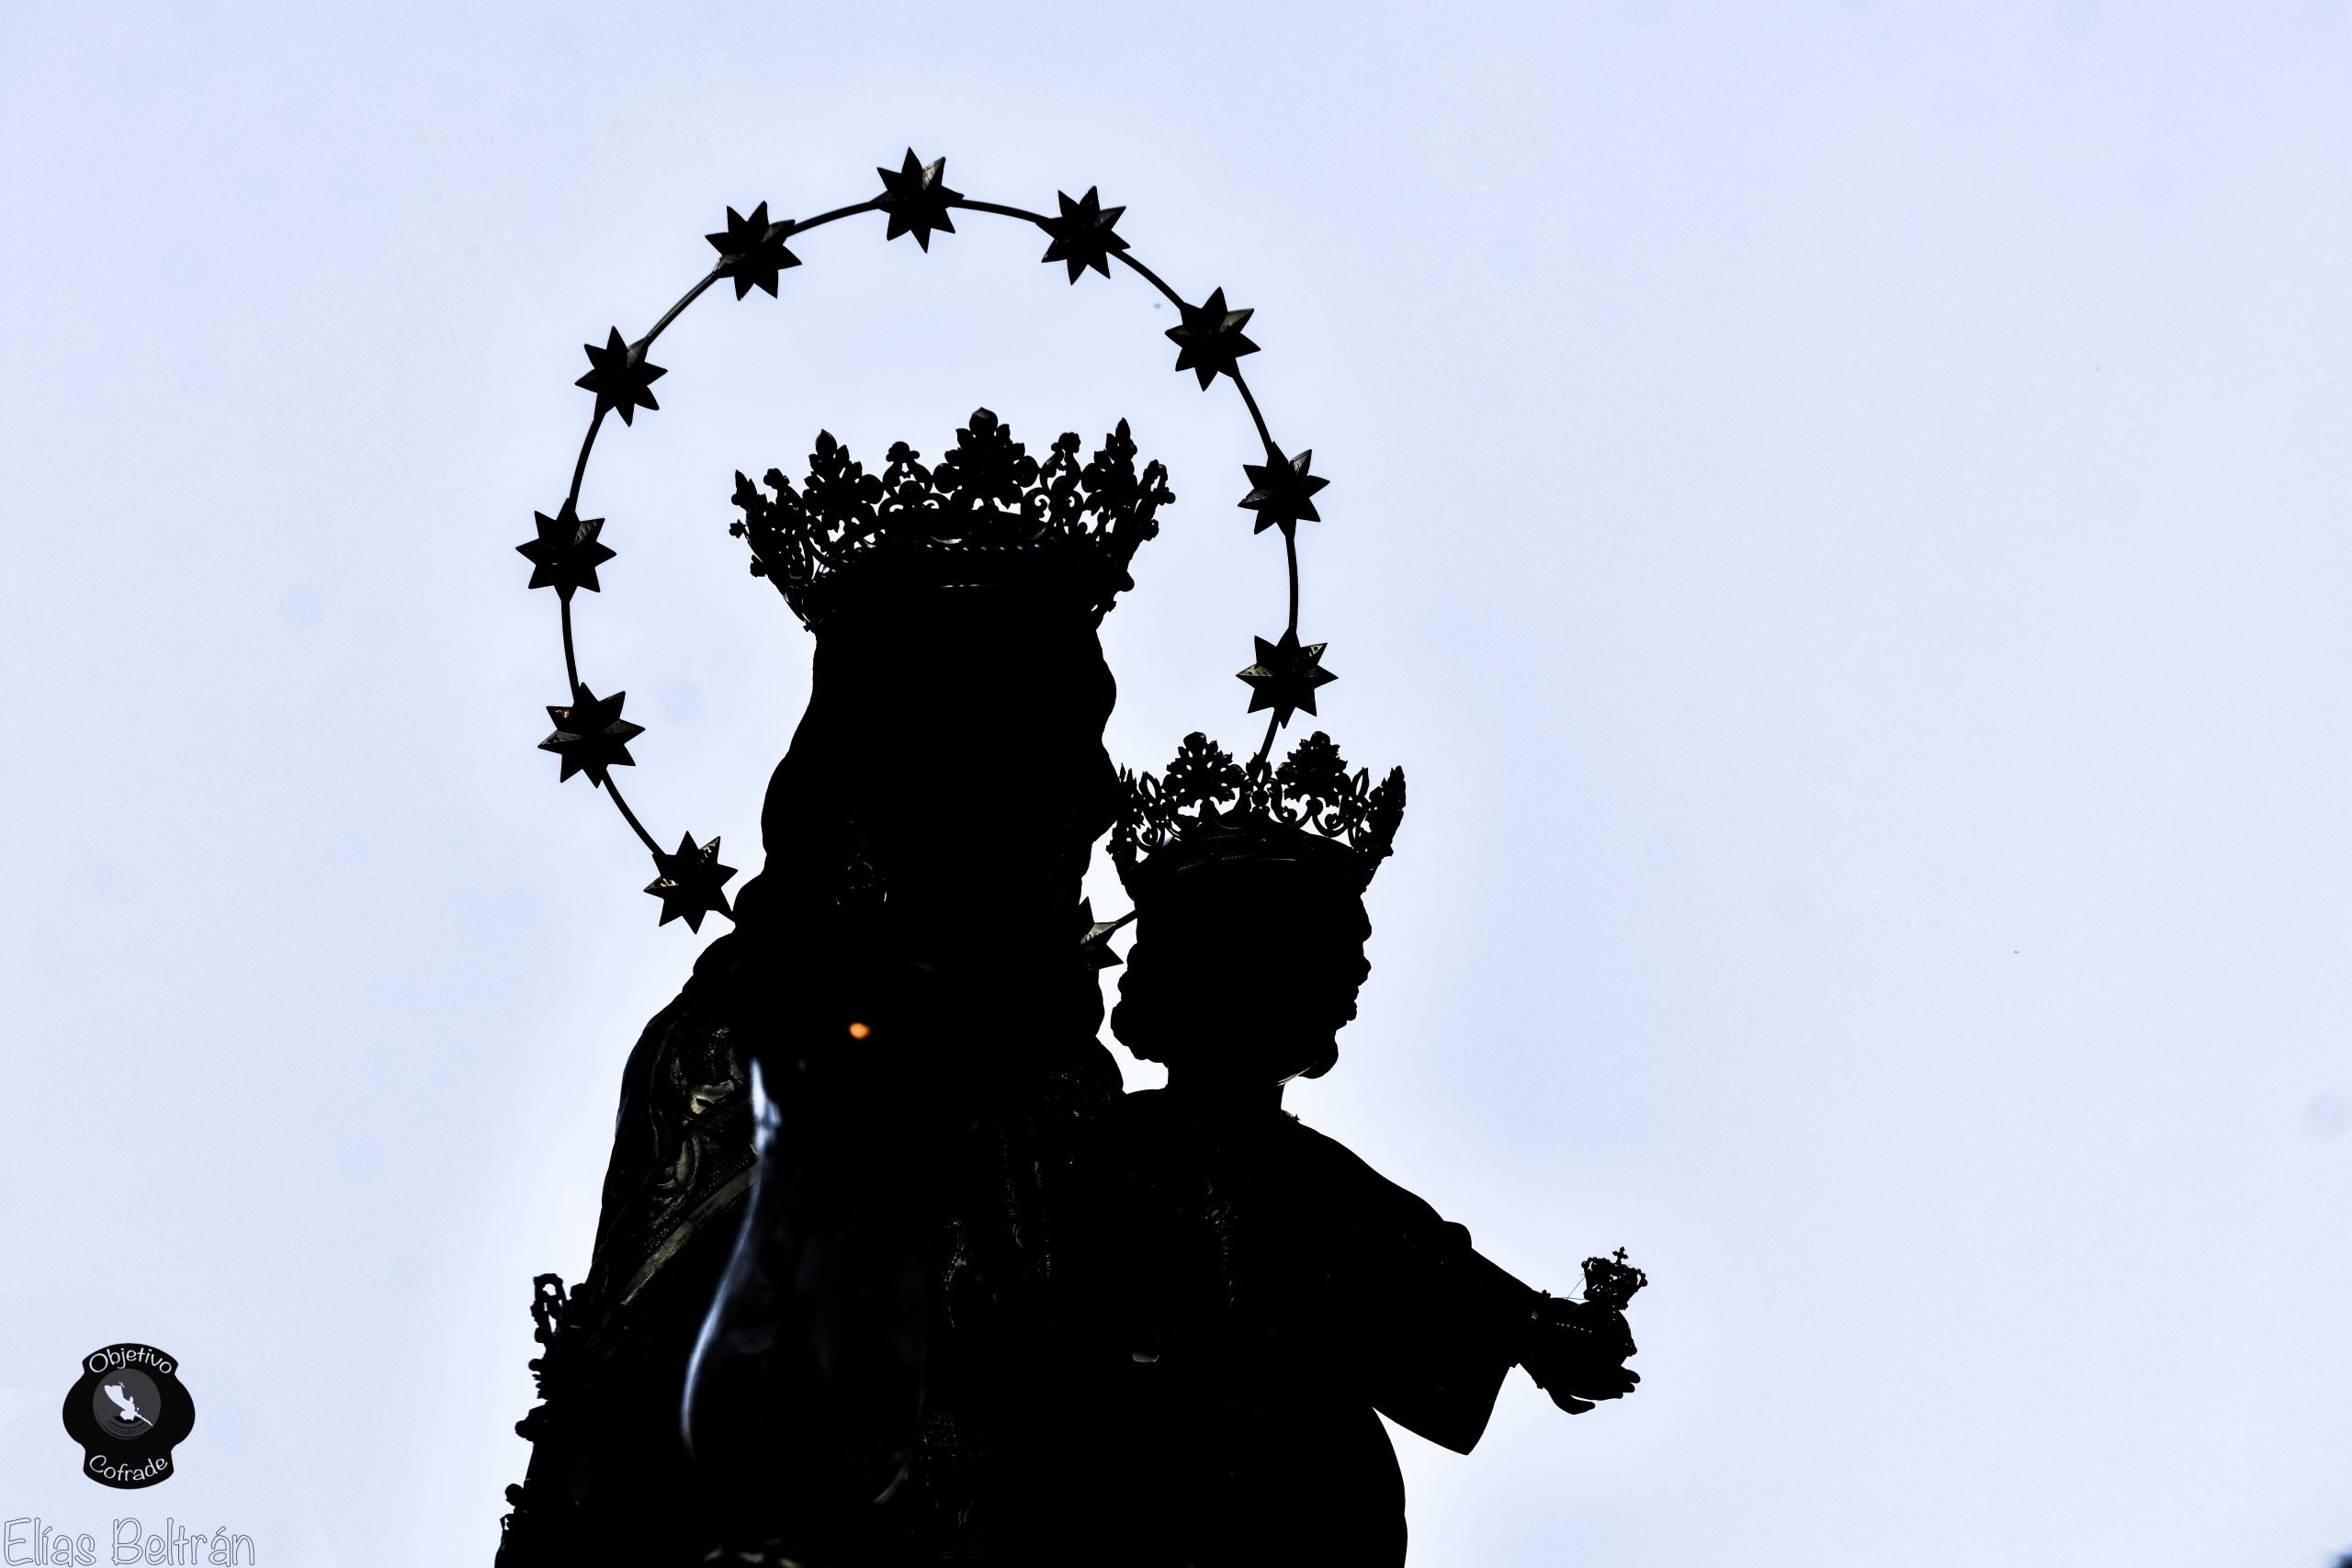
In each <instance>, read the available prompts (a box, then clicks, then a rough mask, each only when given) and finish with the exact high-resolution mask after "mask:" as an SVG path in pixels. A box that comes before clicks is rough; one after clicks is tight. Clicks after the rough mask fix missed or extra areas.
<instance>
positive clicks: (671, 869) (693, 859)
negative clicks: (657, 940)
mask: <svg viewBox="0 0 2352 1568" xmlns="http://www.w3.org/2000/svg"><path fill="white" fill-rule="evenodd" d="M653 869H654V870H655V871H656V872H657V873H659V874H658V875H656V876H655V877H654V879H653V880H652V881H650V882H649V883H647V884H646V885H645V890H646V891H647V892H648V893H650V894H652V895H653V896H654V897H656V898H659V899H661V900H662V920H661V923H662V925H665V926H666V925H668V924H669V923H670V922H671V921H672V920H684V921H685V922H686V929H687V930H688V931H695V932H699V931H701V930H702V918H703V917H704V916H705V915H707V914H712V913H717V914H721V915H724V916H726V917H727V918H728V919H730V920H731V919H734V918H735V911H734V910H732V909H730V908H728V907H727V895H726V894H725V893H723V892H721V891H720V889H722V888H724V887H725V886H727V884H728V883H729V882H730V881H732V880H734V876H735V868H734V867H733V866H731V865H721V864H719V863H718V840H717V839H713V840H711V841H710V842H708V843H707V844H705V845H703V846H702V847H701V848H699V849H697V848H695V836H694V835H693V834H692V833H687V834H684V835H682V836H681V837H680V838H679V840H678V852H677V853H675V854H663V853H662V852H661V851H660V850H656V851H654V852H653Z"/></svg>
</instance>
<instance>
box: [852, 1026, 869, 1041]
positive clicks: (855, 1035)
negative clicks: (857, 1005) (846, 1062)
mask: <svg viewBox="0 0 2352 1568" xmlns="http://www.w3.org/2000/svg"><path fill="white" fill-rule="evenodd" d="M873 1032H874V1031H873V1030H871V1029H868V1028H867V1027H866V1026H865V1024H862V1023H853V1024H851V1025H850V1026H849V1037H850V1038H851V1039H852V1040H863V1039H865V1037H866V1036H867V1035H869V1034H871V1033H873Z"/></svg>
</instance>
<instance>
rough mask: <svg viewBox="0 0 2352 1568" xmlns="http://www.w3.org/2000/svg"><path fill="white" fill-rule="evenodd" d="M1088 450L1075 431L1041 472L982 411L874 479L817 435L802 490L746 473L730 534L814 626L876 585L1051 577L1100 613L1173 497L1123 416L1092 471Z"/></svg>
mask: <svg viewBox="0 0 2352 1568" xmlns="http://www.w3.org/2000/svg"><path fill="white" fill-rule="evenodd" d="M1079 451H1080V441H1079V438H1078V436H1077V434H1076V433H1074V432H1072V433H1069V434H1064V435H1062V436H1061V437H1060V438H1059V439H1057V441H1055V443H1054V445H1053V448H1052V450H1051V451H1050V452H1049V453H1048V454H1047V455H1046V459H1045V461H1044V462H1042V463H1041V462H1039V461H1038V460H1037V459H1036V458H1035V457H1031V456H1029V454H1028V450H1027V448H1025V447H1024V446H1023V445H1022V444H1021V443H1020V442H1018V441H1015V440H1014V439H1013V438H1012V429H1011V428H1010V427H1009V426H1007V425H1006V424H1004V423H1002V422H1001V421H1000V420H999V419H998V418H997V417H996V415H994V414H993V413H990V412H989V411H988V410H986V409H975V410H973V411H972V417H971V420H970V422H969V423H967V425H966V426H965V427H964V428H963V429H961V430H959V431H957V432H956V446H955V449H954V450H953V451H951V452H948V453H947V454H946V455H944V457H941V458H940V459H939V461H938V463H937V464H936V465H935V466H933V467H932V468H925V467H923V466H922V463H921V462H919V461H918V460H917V459H919V458H920V457H922V453H920V452H918V451H916V450H915V449H914V448H913V447H911V446H908V445H907V444H906V443H905V442H903V441H900V442H898V443H896V444H894V445H893V446H891V448H890V455H889V457H888V467H886V468H884V469H883V470H882V472H880V473H879V474H869V473H867V472H866V471H865V465H863V464H861V463H859V462H858V461H857V460H856V459H855V458H854V457H851V456H850V453H849V448H848V447H846V446H842V444H841V443H840V442H838V441H836V440H834V439H833V437H832V434H831V432H829V431H820V432H818V434H817V449H816V451H814V452H812V453H810V454H809V475H808V478H807V479H804V480H802V481H801V487H800V488H799V489H798V490H797V491H796V490H794V489H793V488H792V481H791V480H790V479H786V478H785V477H784V471H783V470H782V469H781V468H770V469H769V470H768V471H767V474H766V476H765V478H764V479H763V482H764V483H765V484H766V485H767V487H768V489H769V490H771V491H775V499H773V500H771V499H769V497H768V496H766V495H763V494H762V493H761V491H760V489H759V487H758V486H756V485H754V484H752V481H751V480H750V479H747V478H745V477H744V476H743V475H742V474H741V473H740V472H739V473H738V474H736V476H735V504H736V505H737V506H740V507H741V508H742V509H743V518H742V521H741V522H739V523H736V524H733V525H731V526H730V532H732V533H734V534H736V535H737V536H749V538H750V542H751V546H752V574H753V575H754V576H759V577H765V578H767V579H769V580H770V581H773V582H774V583H775V585H776V587H777V589H778V590H779V591H780V592H782V593H783V594H784V597H785V602H786V604H790V605H791V606H792V613H793V614H794V615H798V616H799V617H800V619H801V622H802V624H803V625H806V626H809V627H811V628H814V627H815V626H818V625H819V624H820V622H822V621H823V620H825V618H826V617H827V616H829V615H832V614H833V613H834V612H835V611H836V610H838V609H840V608H841V606H842V604H845V603H847V602H849V601H850V600H851V599H853V598H854V596H855V595H856V594H857V593H858V592H860V591H861V589H862V586H863V585H865V584H867V583H869V582H871V581H876V580H877V579H887V580H888V581H890V582H892V583H894V584H903V583H905V582H907V581H918V582H931V583H935V584H937V585H939V586H943V587H968V586H978V585H981V584H986V583H995V582H1001V581H1008V580H1009V579H1011V578H1012V577H1013V576H1015V575H1018V576H1019V577H1020V578H1021V579H1022V580H1023V581H1036V580H1038V579H1041V578H1042V579H1043V580H1045V581H1047V582H1048V583H1051V584H1052V585H1053V586H1055V587H1057V588H1064V589H1066V590H1067V591H1068V592H1069V594H1070V595H1071V596H1072V597H1073V598H1074V600H1075V602H1076V603H1077V604H1079V606H1080V608H1081V609H1083V610H1085V611H1086V612H1087V613H1089V614H1091V615H1095V616H1097V617H1099V616H1101V615H1102V614H1103V612H1104V611H1106V610H1108V609H1109V608H1110V607H1111V602H1112V600H1114V598H1116V597H1117V596H1118V595H1119V594H1120V593H1122V592H1125V590H1127V589H1129V588H1132V587H1133V586H1135V580H1134V579H1132V578H1130V577H1129V576H1128V575H1127V563H1128V562H1129V561H1130V560H1132V559H1133V558H1135V553H1136V547H1137V546H1139V545H1141V544H1142V543H1143V542H1144V541H1145V540H1146V539H1148V538H1150V537H1151V536H1153V535H1155V534H1157V533H1159V523H1158V522H1157V521H1156V520H1155V518H1154V513H1157V512H1158V511H1159V508H1161V507H1162V506H1165V505H1167V504H1168V503H1169V502H1172V501H1174V500H1175V499H1176V497H1175V496H1174V495H1173V494H1172V493H1171V492H1170V491H1169V489H1168V470H1167V469H1166V468H1162V467H1161V466H1160V465H1159V464H1158V463H1156V462H1154V463H1148V464H1146V465H1145V467H1144V470H1143V472H1142V474H1141V475H1140V476H1138V475H1137V474H1136V444H1135V441H1134V439H1133V438H1132V437H1131V436H1129V435H1128V434H1127V422H1126V421H1125V420H1121V421H1120V422H1119V427H1118V428H1117V429H1116V430H1114V431H1113V432H1112V433H1111V434H1108V435H1106V436H1104V437H1103V446H1102V449H1101V450H1099V451H1097V452H1096V453H1095V454H1094V460H1093V461H1092V462H1090V463H1087V464H1085V465H1083V466H1081V465H1080V462H1079V459H1078V454H1079Z"/></svg>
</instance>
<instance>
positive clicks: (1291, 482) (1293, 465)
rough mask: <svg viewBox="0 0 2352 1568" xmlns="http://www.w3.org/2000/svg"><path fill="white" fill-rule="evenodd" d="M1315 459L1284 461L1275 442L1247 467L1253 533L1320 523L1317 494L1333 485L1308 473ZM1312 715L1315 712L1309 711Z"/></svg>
mask: <svg viewBox="0 0 2352 1568" xmlns="http://www.w3.org/2000/svg"><path fill="white" fill-rule="evenodd" d="M1314 457H1315V454H1314V453H1313V452H1312V451H1311V450H1310V451H1306V452H1301V453H1300V454H1299V455H1298V456H1297V457H1283V449H1282V448H1281V447H1279V446H1275V445H1274V444H1273V443H1272V442H1271V441H1270V442H1268V443H1267V444H1266V460H1265V461H1264V462H1263V463H1244V464H1242V465H1241V471H1242V472H1243V473H1245V474H1247V475H1249V476H1250V484H1251V486H1252V487H1254V488H1252V489H1251V491H1250V493H1249V494H1248V495H1245V496H1243V497H1242V498H1241V509H1242V510H1243V511H1244V512H1254V513H1257V514H1258V525H1257V526H1256V527H1255V528H1252V529H1251V530H1250V532H1251V533H1253V534H1262V533H1264V532H1265V531H1266V530H1267V529H1268V528H1280V529H1281V530H1282V531H1283V533H1284V534H1285V535H1287V534H1289V533H1290V532H1291V531H1292V529H1293V528H1294V527H1295V525H1298V524H1301V523H1320V522H1321V521H1323V514H1322V513H1319V512H1317V511H1316V510H1315V500H1314V497H1315V492H1316V491H1318V490H1321V489H1322V488H1323V487H1324V486H1325V485H1328V484H1329V483H1330V482H1331V481H1330V480H1329V479H1325V478H1324V477H1323V476H1322V475H1320V474H1310V473H1308V472H1307V471H1306V469H1307V466H1308V464H1310V463H1311V462H1312V461H1313V460H1314ZM1306 711H1307V712H1309V713H1313V712H1314V711H1315V710H1314V709H1313V708H1309V709H1307V710H1306Z"/></svg>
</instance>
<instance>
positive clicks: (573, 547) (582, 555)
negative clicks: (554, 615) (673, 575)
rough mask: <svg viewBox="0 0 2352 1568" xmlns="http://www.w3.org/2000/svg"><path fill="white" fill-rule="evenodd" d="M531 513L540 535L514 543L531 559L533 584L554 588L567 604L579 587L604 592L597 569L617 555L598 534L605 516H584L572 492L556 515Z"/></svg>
mask: <svg viewBox="0 0 2352 1568" xmlns="http://www.w3.org/2000/svg"><path fill="white" fill-rule="evenodd" d="M531 515H532V516H533V517H535V518H537V520H538V525H539V536H538V537H537V538H536V539H529V540H526V541H525V542H524V543H522V544H519V545H517V546H515V554H516V555H519V556H521V557H523V558H525V559H526V560H527V561H529V562H530V563H531V586H532V587H534V588H552V589H554V590H555V591H556V593H557V594H558V595H559V596H560V598H562V599H563V601H564V602H565V603H566V604H569V603H571V593H572V590H574V589H576V588H585V589H586V590H588V592H591V593H600V592H603V590H602V589H600V588H598V587H597V586H596V569H597V568H598V567H600V566H602V565H604V564H605V562H606V561H608V560H610V559H612V558H613V549H612V547H611V546H609V545H606V544H605V543H603V542H601V541H600V540H598V538H597V537H596V536H597V535H598V534H600V533H602V532H603V531H604V527H605V520H604V519H603V518H601V517H585V518H583V517H582V516H581V515H580V513H578V512H576V511H574V510H573V509H572V504H571V497H569V496H566V497H565V498H564V502H563V504H562V505H561V506H559V507H557V508H556V513H555V515H554V516H552V517H550V516H548V514H547V513H544V512H534V513H531Z"/></svg>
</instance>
